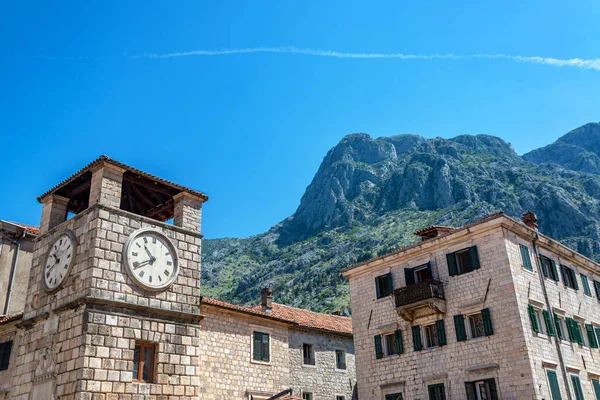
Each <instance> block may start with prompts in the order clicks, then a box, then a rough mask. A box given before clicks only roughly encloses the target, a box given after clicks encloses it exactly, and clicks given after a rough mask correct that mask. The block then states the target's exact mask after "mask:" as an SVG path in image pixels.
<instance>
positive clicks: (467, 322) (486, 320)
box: [454, 308, 494, 342]
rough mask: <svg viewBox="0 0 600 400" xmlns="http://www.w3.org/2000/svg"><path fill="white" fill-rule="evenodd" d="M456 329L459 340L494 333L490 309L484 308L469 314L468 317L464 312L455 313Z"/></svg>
mask: <svg viewBox="0 0 600 400" xmlns="http://www.w3.org/2000/svg"><path fill="white" fill-rule="evenodd" d="M454 330H455V331H456V340H457V341H459V342H463V341H465V340H467V339H476V338H478V337H482V336H490V335H493V334H494V327H493V325H492V318H491V314H490V309H489V308H484V309H483V310H481V311H480V312H478V313H475V314H469V315H467V316H466V317H465V316H464V315H462V314H459V315H455V316H454Z"/></svg>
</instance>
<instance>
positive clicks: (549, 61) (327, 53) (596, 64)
mask: <svg viewBox="0 0 600 400" xmlns="http://www.w3.org/2000/svg"><path fill="white" fill-rule="evenodd" d="M250 53H285V54H301V55H307V56H317V57H333V58H355V59H400V60H473V59H489V60H494V59H504V60H510V61H515V62H521V63H532V64H543V65H552V66H555V67H572V68H579V69H591V70H596V71H600V58H597V59H581V58H568V59H561V58H551V57H538V56H513V55H508V54H469V55H457V54H406V53H345V52H339V51H333V50H318V49H306V48H298V47H290V46H288V47H248V48H239V49H223V50H193V51H185V52H178V53H165V54H155V53H152V54H143V55H133V56H132V55H125V56H127V57H129V58H150V59H166V58H175V57H193V56H225V55H231V54H250Z"/></svg>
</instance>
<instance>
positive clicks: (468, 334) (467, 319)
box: [465, 310, 486, 340]
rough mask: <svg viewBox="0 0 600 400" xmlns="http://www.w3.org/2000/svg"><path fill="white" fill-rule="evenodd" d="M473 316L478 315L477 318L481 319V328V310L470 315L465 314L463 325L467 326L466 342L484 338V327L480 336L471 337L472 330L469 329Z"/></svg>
mask: <svg viewBox="0 0 600 400" xmlns="http://www.w3.org/2000/svg"><path fill="white" fill-rule="evenodd" d="M475 315H479V317H480V318H481V324H482V326H483V323H484V322H483V313H482V312H481V310H479V311H477V312H474V313H470V314H465V325H466V326H467V340H474V339H479V338H482V337H485V336H486V334H485V327H484V328H483V332H482V334H481V336H475V335H473V332H472V328H471V317H473V316H475Z"/></svg>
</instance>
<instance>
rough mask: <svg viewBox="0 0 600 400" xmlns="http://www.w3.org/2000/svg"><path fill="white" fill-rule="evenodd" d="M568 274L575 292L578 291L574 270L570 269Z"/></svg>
mask: <svg viewBox="0 0 600 400" xmlns="http://www.w3.org/2000/svg"><path fill="white" fill-rule="evenodd" d="M569 273H570V274H571V278H572V279H573V286H575V290H579V282H577V274H576V273H575V270H573V269H570V270H569Z"/></svg>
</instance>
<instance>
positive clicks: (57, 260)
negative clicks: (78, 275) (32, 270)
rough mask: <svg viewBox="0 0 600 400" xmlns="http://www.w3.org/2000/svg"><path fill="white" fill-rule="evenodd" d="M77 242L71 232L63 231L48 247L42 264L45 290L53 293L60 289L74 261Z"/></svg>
mask: <svg viewBox="0 0 600 400" xmlns="http://www.w3.org/2000/svg"><path fill="white" fill-rule="evenodd" d="M76 246H77V241H76V239H75V235H74V234H73V232H71V231H64V232H62V233H61V234H60V236H58V238H57V239H56V241H55V242H54V243H52V244H51V245H50V250H48V254H47V255H46V263H45V264H44V269H43V274H44V278H43V281H44V286H45V288H46V290H48V291H53V290H56V289H58V288H59V287H60V285H62V284H63V282H64V281H65V280H66V279H67V276H68V275H69V272H71V266H72V265H73V260H74V259H75V247H76Z"/></svg>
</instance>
